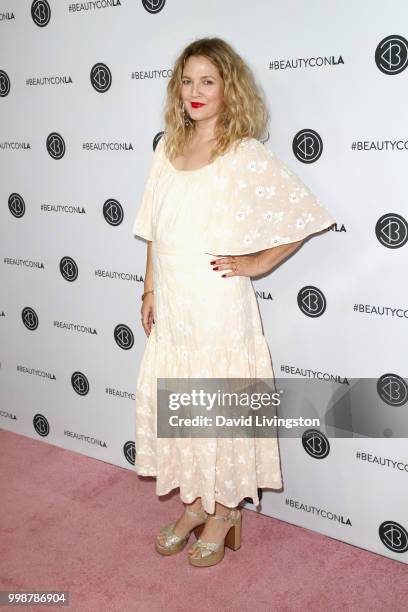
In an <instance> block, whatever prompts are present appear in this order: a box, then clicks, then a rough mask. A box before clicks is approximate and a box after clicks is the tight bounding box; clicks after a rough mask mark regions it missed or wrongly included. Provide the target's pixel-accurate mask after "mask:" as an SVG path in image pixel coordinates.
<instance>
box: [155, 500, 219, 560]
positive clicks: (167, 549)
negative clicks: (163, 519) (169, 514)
mask: <svg viewBox="0 0 408 612" xmlns="http://www.w3.org/2000/svg"><path fill="white" fill-rule="evenodd" d="M184 512H187V514H190V516H198V517H200V518H201V519H202V520H203V522H202V523H201V524H200V525H197V526H196V527H193V528H192V529H191V530H190V531H189V532H188V533H187V534H186V535H185V536H179V535H177V533H174V531H173V529H174V526H175V524H176V523H177V521H173V522H172V523H169V524H168V525H166V526H165V527H162V528H161V529H160V533H164V534H165V535H166V538H165V540H164V544H161V543H160V542H159V540H158V539H157V538H156V540H155V548H156V550H157V552H158V553H160V554H161V555H174V554H175V553H178V552H180V551H181V550H183V548H184V547H185V546H186V544H187V542H188V540H189V538H190V535H191V532H192V531H194V534H195V536H196V538H199V537H200V534H201V532H202V530H203V529H204V525H205V521H206V520H207V517H208V512H206V511H205V510H204V509H201V510H199V511H198V512H194V510H188V508H186V509H185V510H184Z"/></svg>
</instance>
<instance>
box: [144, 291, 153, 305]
mask: <svg viewBox="0 0 408 612" xmlns="http://www.w3.org/2000/svg"><path fill="white" fill-rule="evenodd" d="M148 293H154V290H153V289H149V290H148V291H144V292H143V293H142V302H143V300H144V298H145V297H146V295H147V294H148Z"/></svg>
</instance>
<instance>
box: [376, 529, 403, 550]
mask: <svg viewBox="0 0 408 612" xmlns="http://www.w3.org/2000/svg"><path fill="white" fill-rule="evenodd" d="M378 535H379V536H380V540H381V542H382V543H383V544H384V546H386V547H387V548H388V550H392V552H396V553H404V552H407V550H408V532H407V530H406V529H405V527H403V526H402V525H400V524H399V523H396V522H395V521H384V522H383V523H381V525H380V526H379V528H378Z"/></svg>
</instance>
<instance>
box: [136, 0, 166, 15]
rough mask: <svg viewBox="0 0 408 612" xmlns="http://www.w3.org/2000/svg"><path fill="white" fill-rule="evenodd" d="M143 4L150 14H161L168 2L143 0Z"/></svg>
mask: <svg viewBox="0 0 408 612" xmlns="http://www.w3.org/2000/svg"><path fill="white" fill-rule="evenodd" d="M142 4H143V7H144V8H145V9H146V11H147V12H148V13H160V11H161V10H162V8H163V7H164V5H165V4H166V0H142Z"/></svg>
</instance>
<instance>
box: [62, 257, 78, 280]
mask: <svg viewBox="0 0 408 612" xmlns="http://www.w3.org/2000/svg"><path fill="white" fill-rule="evenodd" d="M59 269H60V272H61V276H62V278H65V280H66V281H69V282H72V281H75V280H76V279H77V278H78V266H77V265H76V262H75V261H74V260H73V259H72V257H68V256H66V257H63V258H62V259H61V261H60V264H59Z"/></svg>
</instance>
